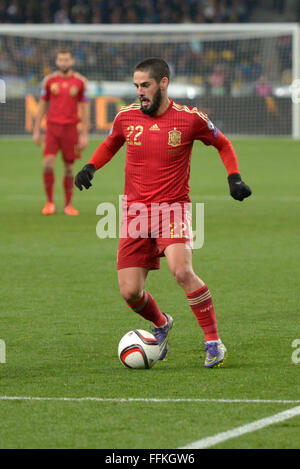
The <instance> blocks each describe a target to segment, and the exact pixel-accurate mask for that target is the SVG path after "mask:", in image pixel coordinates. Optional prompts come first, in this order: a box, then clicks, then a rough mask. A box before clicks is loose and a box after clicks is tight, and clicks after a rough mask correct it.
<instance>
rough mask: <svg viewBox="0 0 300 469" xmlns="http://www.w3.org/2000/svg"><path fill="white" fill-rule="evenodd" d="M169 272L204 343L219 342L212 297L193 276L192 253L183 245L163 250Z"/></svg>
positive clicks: (202, 283)
mask: <svg viewBox="0 0 300 469" xmlns="http://www.w3.org/2000/svg"><path fill="white" fill-rule="evenodd" d="M165 256H166V258H167V262H168V266H169V268H170V271H171V272H172V274H173V275H174V277H175V279H176V281H177V282H178V284H179V285H180V286H181V287H182V288H183V289H184V291H185V293H186V296H187V299H188V302H189V304H190V307H191V309H192V311H193V313H194V314H195V316H196V318H197V321H198V323H199V325H200V326H201V328H202V330H203V332H204V335H205V341H206V342H208V341H216V340H219V335H218V329H217V322H216V316H215V311H214V306H213V301H212V297H211V294H210V291H209V290H208V288H207V286H206V285H205V283H204V282H203V281H202V280H201V279H200V278H199V277H198V276H197V275H196V274H195V272H194V270H193V266H192V251H191V249H190V248H188V247H187V246H186V245H185V244H184V243H177V244H171V245H170V246H168V247H167V248H166V249H165Z"/></svg>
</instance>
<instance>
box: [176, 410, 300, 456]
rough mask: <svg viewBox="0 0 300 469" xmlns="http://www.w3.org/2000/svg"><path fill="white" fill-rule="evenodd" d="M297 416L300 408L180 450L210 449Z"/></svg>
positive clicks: (211, 437) (218, 434)
mask: <svg viewBox="0 0 300 469" xmlns="http://www.w3.org/2000/svg"><path fill="white" fill-rule="evenodd" d="M296 415H300V406H297V407H293V408H292V409H289V410H285V411H283V412H279V413H278V414H275V415H271V416H270V417H266V418H263V419H260V420H256V421H254V422H251V423H247V424H246V425H242V426H240V427H237V428H233V429H232V430H228V431H226V432H222V433H217V434H216V435H213V436H209V437H206V438H202V439H201V440H198V441H194V442H193V443H190V444H188V445H186V446H183V447H182V448H179V449H205V448H210V447H211V446H215V445H217V444H219V443H223V442H224V441H227V440H230V439H232V438H236V437H239V436H241V435H245V434H246V433H252V432H255V431H256V430H261V429H262V428H265V427H268V426H269V425H273V424H274V423H279V422H283V421H284V420H287V419H290V418H292V417H295V416H296Z"/></svg>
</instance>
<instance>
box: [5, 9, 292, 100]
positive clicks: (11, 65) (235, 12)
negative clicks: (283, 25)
mask: <svg viewBox="0 0 300 469" xmlns="http://www.w3.org/2000/svg"><path fill="white" fill-rule="evenodd" d="M256 3H257V2H256V0H185V1H182V0H169V1H168V2H165V1H164V0H147V1H142V0H140V1H139V2H138V1H137V0H84V1H82V0H74V1H71V0H48V1H45V2H41V1H40V0H28V1H26V2H22V1H20V0H1V3H0V22H9V23H24V22H25V23H53V22H54V23H66V24H67V23H115V24H116V23H126V22H128V23H160V22H162V23H173V22H182V21H186V22H191V21H193V22H200V23H209V22H215V21H217V22H241V21H243V22H247V21H249V18H250V16H251V11H252V8H253V7H254V6H255V5H256ZM275 4H276V5H275ZM274 6H276V8H278V9H280V8H282V2H281V1H280V0H274ZM94 39H95V38H93V40H90V37H89V35H88V33H86V34H83V35H82V36H78V37H76V38H74V37H73V38H72V41H69V42H68V41H67V40H60V39H59V38H55V37H53V38H51V37H47V36H45V37H42V36H40V37H39V38H34V37H24V36H22V35H20V36H18V35H3V36H1V35H0V76H1V77H4V78H8V77H9V78H10V80H12V79H13V80H15V82H16V81H17V80H19V81H20V82H21V80H22V83H25V86H26V87H27V89H28V87H29V88H30V87H31V88H32V89H36V88H37V87H38V86H39V84H40V82H41V80H42V78H43V77H44V76H45V75H46V74H48V73H50V72H51V71H53V70H54V69H55V55H56V52H57V50H59V48H70V49H71V50H72V52H73V55H74V57H75V61H76V67H75V68H76V70H77V71H79V72H81V73H82V74H83V75H85V76H87V77H88V79H89V80H90V81H92V80H94V81H96V82H101V81H118V80H119V81H128V80H131V74H132V69H133V67H134V65H135V63H137V62H138V61H139V60H142V59H143V58H145V57H147V56H155V55H156V56H162V51H163V58H164V59H165V60H167V62H168V63H169V64H170V66H171V71H172V80H173V81H174V82H183V83H187V82H188V83H193V84H195V85H199V86H202V87H203V88H204V89H205V92H207V93H210V94H212V95H215V96H225V95H227V96H228V95H230V96H243V95H245V96H246V95H249V94H251V95H253V94H256V95H257V96H267V95H268V94H270V90H271V88H272V86H273V85H274V84H282V85H288V84H290V83H291V79H292V78H291V68H292V57H291V50H292V45H291V36H278V37H275V38H274V39H272V40H271V42H268V41H267V40H266V39H264V38H258V37H257V38H249V39H247V40H246V41H236V40H233V39H232V40H229V39H224V40H222V41H218V40H215V41H214V40H212V39H210V40H202V39H201V38H200V39H195V38H194V39H187V40H182V41H178V40H176V38H175V37H174V38H173V39H175V41H172V38H170V41H168V42H166V41H165V42H163V43H161V42H159V41H158V40H154V41H147V40H146V41H139V40H136V39H133V41H132V43H130V47H128V44H126V41H125V42H124V41H122V40H121V39H120V40H113V41H104V40H103V41H98V40H94ZM45 51H46V53H45Z"/></svg>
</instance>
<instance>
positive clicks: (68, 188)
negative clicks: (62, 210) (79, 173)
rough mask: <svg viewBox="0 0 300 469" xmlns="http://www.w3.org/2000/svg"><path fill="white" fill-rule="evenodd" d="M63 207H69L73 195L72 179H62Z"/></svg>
mask: <svg viewBox="0 0 300 469" xmlns="http://www.w3.org/2000/svg"><path fill="white" fill-rule="evenodd" d="M63 184H64V191H65V206H67V205H70V203H71V200H72V195H73V187H74V177H73V176H71V177H66V176H65V177H64V180H63Z"/></svg>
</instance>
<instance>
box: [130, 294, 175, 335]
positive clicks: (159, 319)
mask: <svg viewBox="0 0 300 469" xmlns="http://www.w3.org/2000/svg"><path fill="white" fill-rule="evenodd" d="M126 303H127V304H128V306H129V307H130V308H131V309H133V311H135V312H136V313H138V314H140V315H141V316H142V317H143V318H144V319H147V320H148V321H151V322H153V324H154V325H155V326H156V327H161V326H163V325H164V324H165V323H166V316H165V315H164V314H163V313H162V312H161V311H160V309H159V307H158V306H157V304H156V302H155V300H154V298H153V297H152V296H151V295H150V293H149V292H147V291H146V290H144V292H143V295H142V298H141V299H140V300H139V301H138V302H137V303H135V304H130V303H128V301H127V302H126Z"/></svg>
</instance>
